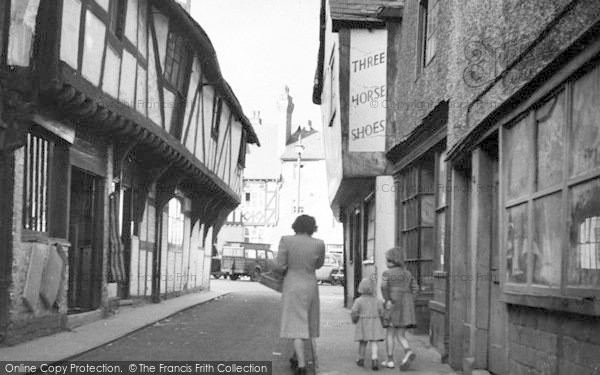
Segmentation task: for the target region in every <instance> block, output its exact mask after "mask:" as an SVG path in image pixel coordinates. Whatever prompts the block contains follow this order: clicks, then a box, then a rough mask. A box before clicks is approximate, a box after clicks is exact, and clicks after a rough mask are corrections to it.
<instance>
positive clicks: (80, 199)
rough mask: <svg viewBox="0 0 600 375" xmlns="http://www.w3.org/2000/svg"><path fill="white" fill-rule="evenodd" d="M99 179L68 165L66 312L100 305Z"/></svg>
mask: <svg viewBox="0 0 600 375" xmlns="http://www.w3.org/2000/svg"><path fill="white" fill-rule="evenodd" d="M102 191H103V182H102V179H101V178H99V177H97V176H95V175H92V174H89V173H86V172H84V171H83V170H81V169H78V168H75V167H73V168H72V171H71V205H70V207H71V208H70V215H69V223H70V224H69V241H70V242H71V249H70V250H69V290H68V304H69V313H70V314H71V313H78V312H84V311H89V310H93V309H96V308H98V307H99V306H100V300H101V287H102V234H103V226H102V216H103V215H102V212H103V210H102V208H103V194H102Z"/></svg>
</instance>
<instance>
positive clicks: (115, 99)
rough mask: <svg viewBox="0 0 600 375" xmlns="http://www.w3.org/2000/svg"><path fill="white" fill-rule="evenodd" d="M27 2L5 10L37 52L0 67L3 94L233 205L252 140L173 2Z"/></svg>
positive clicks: (200, 36)
mask: <svg viewBox="0 0 600 375" xmlns="http://www.w3.org/2000/svg"><path fill="white" fill-rule="evenodd" d="M35 3H36V2H35V1H33V0H32V1H28V0H25V1H22V2H21V1H16V0H13V1H12V2H11V4H10V6H11V7H12V8H13V9H12V13H15V14H16V16H15V18H17V19H19V16H18V14H19V12H21V13H23V12H24V14H23V17H22V18H23V21H22V22H23V24H24V26H27V27H23V28H16V29H15V30H17V32H20V33H21V35H18V36H16V37H15V38H18V39H20V40H21V42H22V45H26V44H25V42H23V40H24V41H27V40H29V41H30V44H31V46H37V48H36V49H34V48H33V47H32V48H31V49H30V50H26V51H22V53H21V54H20V55H18V56H11V57H10V58H9V59H8V64H9V65H16V67H12V68H10V69H6V70H5V73H6V74H4V75H3V77H5V78H6V79H5V83H6V84H5V88H9V89H10V87H11V86H12V88H13V89H14V90H15V91H17V92H20V95H21V96H22V97H23V98H24V100H25V101H28V102H30V103H32V106H31V108H30V110H31V112H32V113H38V112H39V113H44V115H45V116H49V117H52V118H53V119H54V120H59V121H63V120H64V121H67V122H70V123H72V124H73V125H74V126H77V127H85V128H87V129H89V130H90V131H93V132H97V133H100V134H104V135H106V136H108V137H112V138H113V139H115V140H116V141H117V142H118V143H119V144H123V145H124V146H123V148H124V149H128V147H131V148H133V147H137V146H135V145H139V146H140V147H141V146H143V147H145V149H146V150H151V151H152V153H153V154H155V155H156V156H157V157H158V158H159V159H161V160H162V161H164V162H165V163H171V165H173V166H174V167H176V168H178V169H179V170H181V171H185V173H186V174H187V175H188V176H189V179H190V181H195V182H196V183H197V185H195V186H196V187H195V189H196V190H198V191H199V192H214V193H216V196H222V197H223V199H224V201H227V202H229V203H228V204H231V205H236V204H238V203H239V199H240V198H239V197H240V193H241V189H242V183H241V182H242V172H243V168H244V164H245V154H246V144H247V143H254V144H259V141H258V138H257V136H256V133H255V132H254V129H253V128H252V125H251V123H250V121H249V119H248V118H247V117H246V116H245V114H244V112H243V110H242V107H241V105H240V103H239V101H238V99H237V98H236V96H235V94H234V93H233V91H232V89H231V87H230V86H229V84H228V83H227V82H226V81H225V79H224V78H223V76H222V74H221V71H220V68H219V63H218V61H217V57H216V53H215V50H214V48H213V46H212V44H211V42H210V39H209V38H208V36H207V35H206V33H205V32H204V30H203V29H202V28H201V27H200V26H199V25H198V24H197V23H196V22H195V21H194V20H193V19H192V18H191V16H190V15H189V14H188V13H187V12H186V11H185V10H184V9H183V8H181V6H180V5H179V4H178V3H177V2H175V1H174V0H166V1H165V0H161V1H156V0H128V1H124V0H62V1H54V0H40V1H39V8H37V9H36V7H35V6H34V4H35ZM28 4H29V5H28ZM30 8H31V9H30ZM34 9H35V11H34ZM27 12H29V13H32V14H33V20H34V21H35V22H33V23H31V22H29V23H28V22H27V20H28V19H29V18H31V15H29V16H27V15H28V14H29V13H27ZM9 13H11V12H9ZM25 13H27V14H25ZM28 17H29V18H28ZM36 17H37V18H36ZM11 30H12V28H11ZM20 30H24V31H20ZM8 50H10V48H8ZM29 56H32V57H31V58H30V57H29ZM3 70H4V69H3Z"/></svg>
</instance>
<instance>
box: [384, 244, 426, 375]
mask: <svg viewBox="0 0 600 375" xmlns="http://www.w3.org/2000/svg"><path fill="white" fill-rule="evenodd" d="M385 258H386V261H387V266H388V269H387V270H385V271H383V274H382V275H381V277H382V280H381V293H382V295H383V299H384V300H385V304H384V308H385V311H384V317H383V319H382V320H383V325H384V327H386V328H387V340H386V347H387V355H388V358H387V360H386V361H384V362H383V363H382V365H383V366H384V367H389V368H393V367H394V345H395V340H398V343H400V345H401V346H402V348H403V349H404V358H403V359H402V362H401V363H400V370H408V368H409V367H410V363H411V362H412V361H413V360H414V359H415V356H416V355H415V353H414V352H413V351H412V350H411V348H410V345H409V344H408V340H407V339H406V336H405V334H406V329H407V328H414V327H416V320H415V300H414V295H415V294H416V293H417V292H418V291H419V286H418V285H417V282H416V280H415V279H414V277H413V276H412V274H411V273H410V271H409V270H407V269H406V265H405V264H404V259H405V253H404V249H402V248H399V247H393V248H391V249H390V250H388V251H387V252H386V254H385Z"/></svg>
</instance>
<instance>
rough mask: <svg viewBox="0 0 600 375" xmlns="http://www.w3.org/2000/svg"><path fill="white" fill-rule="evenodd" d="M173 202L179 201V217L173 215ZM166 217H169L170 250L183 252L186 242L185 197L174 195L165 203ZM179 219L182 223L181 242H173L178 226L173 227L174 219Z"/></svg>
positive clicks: (168, 235)
mask: <svg viewBox="0 0 600 375" xmlns="http://www.w3.org/2000/svg"><path fill="white" fill-rule="evenodd" d="M171 202H177V203H178V207H179V211H178V212H177V217H175V216H171V212H170V211H171V210H170V208H171V207H170V206H171ZM165 211H166V214H167V215H166V217H167V249H168V251H174V252H183V246H184V243H185V240H184V239H185V212H184V202H183V198H181V197H178V196H174V197H172V198H171V199H169V201H168V202H167V204H166V205H165ZM173 220H177V221H178V222H180V224H181V242H171V240H172V238H171V235H172V233H174V232H175V230H176V229H178V227H172V226H171V224H172V221H173Z"/></svg>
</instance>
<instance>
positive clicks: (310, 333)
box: [274, 215, 325, 374]
mask: <svg viewBox="0 0 600 375" xmlns="http://www.w3.org/2000/svg"><path fill="white" fill-rule="evenodd" d="M292 229H293V230H294V232H295V233H296V234H295V235H293V236H283V237H281V241H280V242H279V252H278V253H277V257H276V258H275V265H274V266H275V271H278V272H281V273H285V279H284V280H283V291H282V297H281V300H282V304H283V308H282V312H281V331H280V336H281V338H286V339H292V340H293V341H294V351H295V355H294V357H292V358H291V359H290V363H291V364H292V367H293V368H294V370H295V373H296V374H305V373H306V359H305V357H304V341H305V340H308V339H313V338H316V337H319V289H318V287H317V277H316V276H315V270H316V269H318V268H321V266H322V265H323V261H324V259H325V243H324V242H323V241H322V240H319V239H316V238H312V234H313V233H314V232H315V231H316V230H317V225H316V222H315V218H314V217H312V216H308V215H300V216H298V217H297V218H296V220H295V221H294V224H293V225H292ZM313 349H314V348H313Z"/></svg>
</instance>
